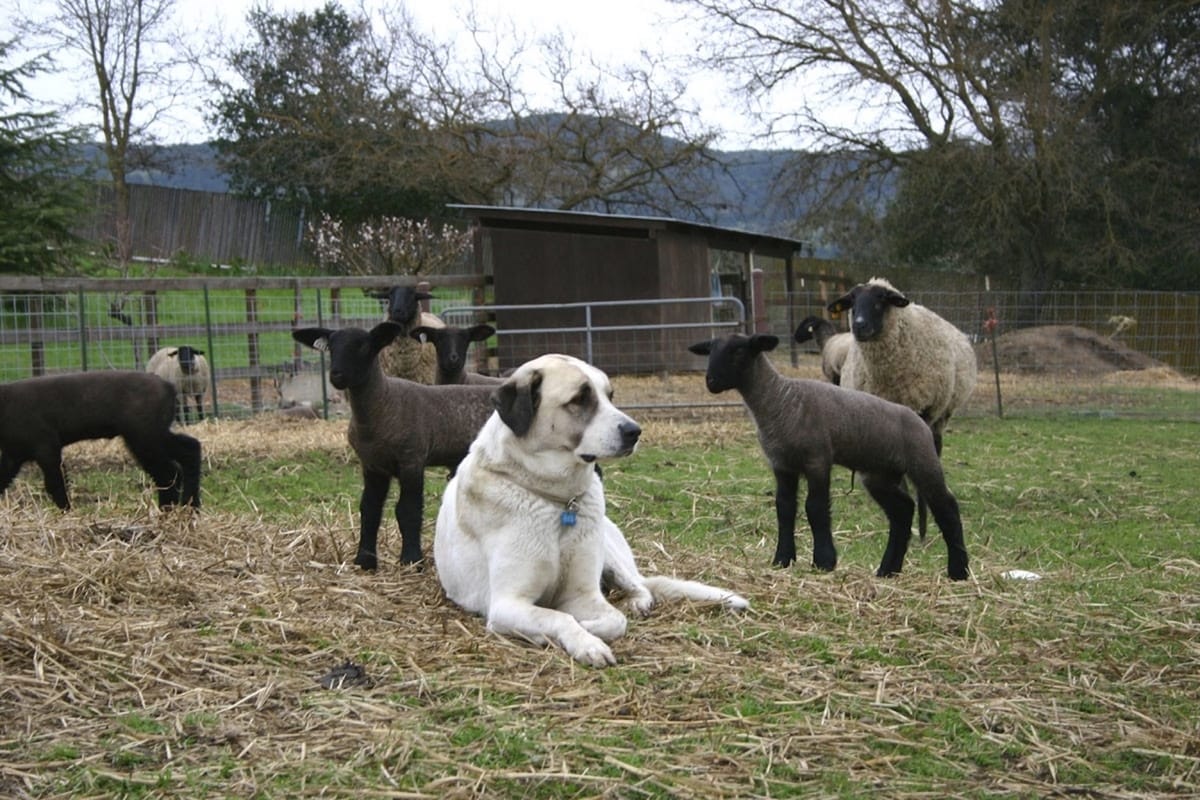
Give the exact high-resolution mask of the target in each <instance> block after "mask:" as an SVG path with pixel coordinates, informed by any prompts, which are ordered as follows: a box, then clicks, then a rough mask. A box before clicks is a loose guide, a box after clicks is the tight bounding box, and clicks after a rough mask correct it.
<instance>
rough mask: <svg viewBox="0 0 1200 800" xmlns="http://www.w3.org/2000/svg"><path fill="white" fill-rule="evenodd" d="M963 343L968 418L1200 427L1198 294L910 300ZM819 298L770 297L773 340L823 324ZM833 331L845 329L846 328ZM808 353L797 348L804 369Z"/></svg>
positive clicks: (970, 295)
mask: <svg viewBox="0 0 1200 800" xmlns="http://www.w3.org/2000/svg"><path fill="white" fill-rule="evenodd" d="M905 295H906V296H907V297H908V298H909V299H910V300H912V301H913V302H916V303H920V304H921V305H924V306H926V307H927V308H930V309H931V310H933V311H935V312H937V313H938V314H939V315H941V316H942V317H944V318H946V319H947V320H949V321H950V322H952V323H953V324H954V325H955V326H957V327H958V328H959V330H961V331H963V332H964V333H966V334H967V336H968V337H969V338H970V339H971V341H972V342H973V343H974V345H975V350H976V355H977V358H978V363H979V368H980V371H979V383H978V385H977V387H976V392H975V396H974V398H973V399H972V401H971V403H970V404H969V407H968V413H973V412H979V413H1000V412H1002V411H1005V412H1008V413H1021V412H1026V411H1031V412H1036V413H1053V412H1067V413H1085V414H1114V415H1150V416H1156V417H1163V418H1183V419H1197V420H1200V391H1198V390H1200V293H1195V292H1191V293H1186V292H1145V291H1126V292H1115V291H1079V290H1074V291H1055V292H1043V293H1040V294H1036V295H1030V294H1027V293H1021V292H1015V291H956V292H946V291H911V290H907V289H906V290H905ZM832 299H834V298H831V297H828V296H827V295H825V294H823V293H822V292H820V291H817V290H805V291H798V292H792V293H791V294H790V295H787V294H777V295H772V296H771V297H769V298H768V300H767V307H768V309H769V316H770V326H771V329H772V331H776V332H781V333H782V332H786V331H788V330H790V329H792V328H793V327H794V325H795V324H796V323H797V322H798V321H799V320H801V319H803V318H804V317H805V316H808V315H818V316H820V315H824V316H827V317H828V316H829V315H828V314H827V313H825V308H826V305H827V303H828V302H829V301H830V300H832ZM837 324H838V326H839V329H841V330H848V328H847V326H846V322H845V321H844V320H838V321H837ZM815 352H816V348H815V345H808V346H807V347H806V348H805V349H804V350H800V349H799V348H795V346H793V351H792V353H791V363H792V364H794V365H797V364H800V363H802V362H803V354H804V353H809V354H811V353H815Z"/></svg>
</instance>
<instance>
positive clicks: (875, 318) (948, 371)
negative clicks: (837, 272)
mask: <svg viewBox="0 0 1200 800" xmlns="http://www.w3.org/2000/svg"><path fill="white" fill-rule="evenodd" d="M829 310H830V311H832V312H835V313H843V312H846V311H849V312H850V332H851V334H853V337H852V341H851V343H850V349H849V352H848V353H847V355H846V360H845V362H844V363H843V364H842V386H845V387H846V388H847V389H858V390H860V391H863V392H869V393H870V394H873V395H876V396H877V397H882V398H883V399H885V400H891V401H892V402H893V403H900V404H901V405H904V406H908V407H909V408H911V409H912V410H913V411H915V412H917V414H919V415H920V417H921V419H923V420H925V422H926V423H927V424H928V425H929V427H930V429H931V430H932V431H933V443H934V446H935V447H936V448H937V452H938V455H941V452H942V436H943V433H944V432H945V430H946V425H947V424H948V423H949V421H950V417H951V416H952V415H953V414H954V413H955V412H956V411H957V410H958V409H960V408H962V407H963V406H964V405H965V404H966V402H967V400H968V399H970V397H971V393H972V392H973V391H974V390H975V379H976V372H977V365H976V360H975V350H974V348H972V347H971V342H970V341H969V340H968V339H967V337H966V335H965V334H964V333H963V332H962V331H960V330H959V329H958V328H956V327H955V326H954V325H952V324H951V323H950V322H948V321H947V320H945V319H943V318H942V317H941V316H939V315H938V314H936V313H935V312H933V311H931V310H930V309H928V308H926V307H925V306H922V305H920V304H918V303H913V302H912V301H911V300H909V299H908V298H907V297H906V296H904V294H902V293H901V292H900V291H898V290H897V289H896V287H894V286H892V284H890V283H889V282H888V281H886V280H884V279H883V278H872V279H871V280H869V281H867V282H866V283H865V284H859V285H858V286H855V287H854V288H853V289H851V290H850V291H849V292H847V293H846V294H845V295H844V296H842V297H840V298H838V299H837V300H835V301H834V302H832V303H830V304H829ZM918 500H919V502H920V506H919V511H920V518H919V524H918V527H919V530H920V534H921V536H922V537H924V536H925V504H924V502H923V497H920V496H919V497H918Z"/></svg>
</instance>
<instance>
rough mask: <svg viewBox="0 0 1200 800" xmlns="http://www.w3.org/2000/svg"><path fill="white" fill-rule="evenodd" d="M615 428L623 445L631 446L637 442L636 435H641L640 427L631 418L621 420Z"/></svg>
mask: <svg viewBox="0 0 1200 800" xmlns="http://www.w3.org/2000/svg"><path fill="white" fill-rule="evenodd" d="M617 430H618V431H620V433H621V445H622V446H623V447H633V446H634V445H635V444H637V442H638V437H640V436H641V435H642V428H641V426H640V425H638V424H637V423H636V422H634V421H633V420H629V421H628V422H622V423H621V424H620V425H619V426H617Z"/></svg>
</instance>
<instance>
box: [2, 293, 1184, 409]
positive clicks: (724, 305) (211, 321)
mask: <svg viewBox="0 0 1200 800" xmlns="http://www.w3.org/2000/svg"><path fill="white" fill-rule="evenodd" d="M388 280H389V279H387V278H382V279H381V278H373V279H361V280H357V281H356V280H354V279H345V278H339V279H333V278H314V279H235V280H224V281H207V280H202V279H160V280H154V281H88V282H79V281H76V282H66V281H62V282H57V283H56V282H50V281H43V282H39V283H37V284H35V285H31V284H29V283H28V282H25V283H20V282H17V283H16V284H15V285H14V282H13V281H12V280H8V281H4V280H0V309H2V311H3V313H2V314H0V381H3V382H7V381H12V380H18V379H21V378H27V377H31V376H34V375H43V374H51V373H57V372H74V371H81V370H97V369H143V368H144V366H145V363H146V361H147V360H148V358H149V356H150V355H151V354H152V353H153V352H154V351H155V350H156V349H158V348H159V347H163V346H168V345H171V346H178V345H181V344H188V345H191V346H193V347H197V348H199V349H201V350H204V351H205V353H206V357H207V358H208V360H209V362H210V365H211V366H212V368H213V375H214V377H213V381H212V386H211V389H210V392H209V393H208V396H207V397H206V407H207V411H208V413H209V414H215V415H218V416H227V417H228V416H245V415H249V414H253V413H258V412H261V411H265V410H272V409H278V408H283V407H286V406H288V405H293V404H296V403H312V404H318V405H324V403H325V401H326V400H330V401H332V402H333V403H334V404H335V405H334V406H333V407H332V408H333V411H334V412H335V413H336V412H337V407H336V400H337V395H336V392H334V391H333V390H332V387H329V386H328V383H327V381H323V380H321V378H320V371H321V361H320V357H319V355H318V354H317V353H315V352H313V351H310V350H307V349H305V348H303V347H301V346H300V345H298V344H297V343H296V342H294V341H293V340H292V338H291V331H292V329H293V328H296V327H301V326H309V325H324V326H327V327H331V328H338V327H344V326H349V325H355V326H359V327H367V328H369V327H371V326H373V325H374V324H376V323H377V322H379V321H380V320H382V319H383V317H384V315H385V308H384V305H383V303H382V302H381V301H380V300H378V299H376V298H374V297H372V296H370V295H369V294H368V292H369V291H371V290H377V289H380V288H385V287H386V285H387V282H388ZM436 281H437V284H438V285H437V286H436V287H435V289H434V294H435V296H436V300H435V301H434V302H433V307H432V310H433V311H434V312H435V313H438V312H443V313H446V314H447V316H448V321H449V322H451V323H452V324H459V325H464V324H468V323H469V322H471V321H477V320H478V321H483V320H486V321H488V322H491V323H492V324H493V325H495V326H496V327H497V328H498V334H497V336H496V337H494V338H493V339H492V340H491V341H489V342H488V343H486V344H485V345H476V346H475V347H476V350H475V359H474V365H475V368H476V369H477V370H479V371H484V372H491V373H492V374H497V373H499V372H500V371H502V370H503V369H504V368H505V367H504V364H502V359H501V356H502V355H503V354H504V353H505V352H506V351H507V352H509V353H510V355H512V356H513V357H515V356H516V355H519V356H520V358H521V359H522V360H523V359H524V358H525V357H526V356H532V355H536V353H534V352H533V350H537V351H538V352H550V351H555V352H566V353H569V354H571V355H576V356H578V357H581V358H585V359H587V358H588V357H589V355H590V356H591V360H593V361H602V362H603V363H600V364H599V365H600V366H602V367H603V368H604V369H605V370H606V371H608V372H609V373H610V374H611V375H613V376H617V377H619V378H620V379H621V380H620V384H621V388H620V390H619V391H620V392H621V395H620V398H619V399H620V400H621V402H622V403H623V404H626V405H631V406H635V407H660V408H680V407H697V406H707V405H712V406H725V407H729V406H736V402H735V401H736V398H734V397H725V396H719V397H714V396H711V395H708V394H707V393H706V392H705V390H704V388H703V380H701V379H700V378H699V376H698V374H697V372H698V371H699V370H702V369H703V366H704V363H703V360H702V359H700V358H698V357H695V356H691V355H690V354H688V353H687V352H686V347H687V344H688V343H690V342H691V341H698V340H700V339H703V338H708V337H709V336H713V335H719V334H720V333H722V332H726V331H728V330H736V329H744V328H745V327H746V325H747V322H746V317H747V313H746V311H745V310H744V309H743V308H742V306H741V303H740V301H738V300H737V299H736V298H682V299H675V300H658V301H652V302H650V303H647V302H646V301H637V302H636V303H630V304H628V306H629V308H627V309H625V310H624V312H622V313H624V314H625V316H624V317H622V316H620V314H619V313H618V312H621V309H620V308H613V306H616V307H619V306H621V305H622V304H620V303H617V304H609V303H606V304H587V303H583V304H568V305H569V306H570V309H566V307H565V306H548V307H546V308H547V309H551V310H554V311H555V312H556V313H557V312H559V311H561V312H563V313H566V311H570V313H572V314H574V315H575V316H573V317H570V318H567V319H566V321H565V322H561V323H559V324H555V325H551V326H544V327H537V328H532V327H523V326H519V325H517V324H511V325H508V326H507V327H506V326H505V325H504V324H497V323H498V321H499V322H501V323H502V322H503V321H504V320H505V314H506V313H508V314H510V315H511V314H512V313H515V311H514V310H513V309H506V308H504V307H497V306H492V305H489V304H488V303H487V287H486V284H485V283H484V281H483V280H482V279H480V278H478V277H475V276H446V277H442V278H438V279H436ZM394 282H402V280H397V281H394ZM907 294H908V295H909V297H910V298H911V299H912V300H914V301H915V302H919V303H921V304H923V305H926V306H927V307H929V308H931V309H933V310H934V311H936V312H938V313H939V314H941V315H942V316H944V317H946V318H947V319H949V320H950V321H951V322H953V323H954V324H955V325H957V326H958V327H959V328H960V329H961V330H963V331H964V332H966V333H967V334H968V335H969V336H970V337H971V339H972V341H973V342H975V346H976V351H977V353H978V359H979V365H980V373H979V375H980V380H979V385H978V387H977V389H976V394H975V397H974V398H973V399H972V401H971V403H970V404H969V406H968V408H967V410H966V413H968V414H970V413H981V414H983V413H986V414H993V413H1000V412H1003V413H1005V414H1007V415H1012V414H1021V413H1085V414H1113V415H1146V416H1152V417H1161V418H1182V419H1192V420H1198V421H1200V391H1198V389H1200V353H1198V348H1200V332H1198V331H1200V328H1198V324H1197V320H1198V319H1200V295H1197V294H1182V293H1168V292H1161V293H1159V292H1090V293H1086V292H1052V293H1046V294H1044V295H1042V296H1040V297H1038V298H1036V304H1035V305H1036V307H1032V308H1031V307H1027V306H1022V303H1026V302H1028V301H1027V300H1026V299H1024V298H1023V297H1022V296H1020V295H1018V294H1017V293H1011V292H924V293H916V292H907ZM828 300H829V298H827V297H824V296H822V295H821V294H819V293H817V292H812V291H799V292H793V293H791V294H775V295H768V296H767V297H766V298H765V301H766V302H765V309H763V310H762V311H761V313H760V312H759V311H756V312H755V315H754V316H755V318H756V319H758V320H760V322H758V323H757V324H759V325H760V327H762V326H765V328H766V330H768V331H769V332H771V333H774V334H776V335H778V336H779V337H780V338H781V339H782V340H783V341H784V343H785V344H784V345H782V346H781V347H780V348H778V350H776V351H775V353H774V354H773V355H774V357H775V358H776V360H777V364H778V365H779V366H780V368H781V369H783V370H785V371H786V372H788V374H792V375H797V376H801V377H813V378H817V377H819V375H820V367H819V355H818V354H817V352H816V349H815V346H814V345H812V344H806V345H796V344H795V343H794V342H792V340H791V331H792V330H793V328H794V326H795V324H796V323H797V322H798V321H799V320H800V319H801V318H803V317H804V316H807V315H810V314H820V313H822V310H823V309H824V307H825V304H826V303H827V302H828ZM672 306H678V307H679V308H681V309H682V308H686V309H688V311H687V312H686V313H685V312H682V311H678V310H671V309H670V307H672ZM647 307H650V308H654V309H655V310H656V313H658V317H657V320H651V321H646V319H645V317H644V316H638V315H644V314H646V313H647ZM601 312H603V313H604V314H608V315H609V317H604V316H603V314H602V313H601ZM613 315H616V316H613ZM1028 318H1036V319H1037V320H1038V323H1037V324H1034V325H1028V326H1026V327H1021V328H1017V327H1015V326H1014V325H1013V324H1012V323H1011V320H1014V319H1028ZM510 319H511V317H510ZM762 320H765V322H763V321H762ZM989 320H995V324H994V326H989V325H988V324H987V323H988V321H989ZM842 324H844V323H842ZM526 351H528V352H526ZM508 360H509V361H511V360H512V358H509V359H508Z"/></svg>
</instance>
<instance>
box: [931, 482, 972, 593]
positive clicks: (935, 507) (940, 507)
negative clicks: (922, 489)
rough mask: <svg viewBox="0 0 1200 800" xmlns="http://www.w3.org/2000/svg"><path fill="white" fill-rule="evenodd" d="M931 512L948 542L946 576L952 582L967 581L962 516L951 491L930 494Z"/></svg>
mask: <svg viewBox="0 0 1200 800" xmlns="http://www.w3.org/2000/svg"><path fill="white" fill-rule="evenodd" d="M929 510H930V511H932V512H933V519H934V521H935V522H936V523H937V526H938V528H940V529H941V531H942V539H943V540H945V542H946V555H947V564H946V574H947V575H949V576H950V578H951V580H956V581H962V580H966V579H967V574H968V571H967V562H968V559H967V545H966V543H965V542H964V541H963V529H962V516H961V515H960V514H959V511H958V501H957V500H956V499H954V495H952V494H950V490H949V489H945V490H944V491H943V492H939V493H934V492H930V497H929Z"/></svg>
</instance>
